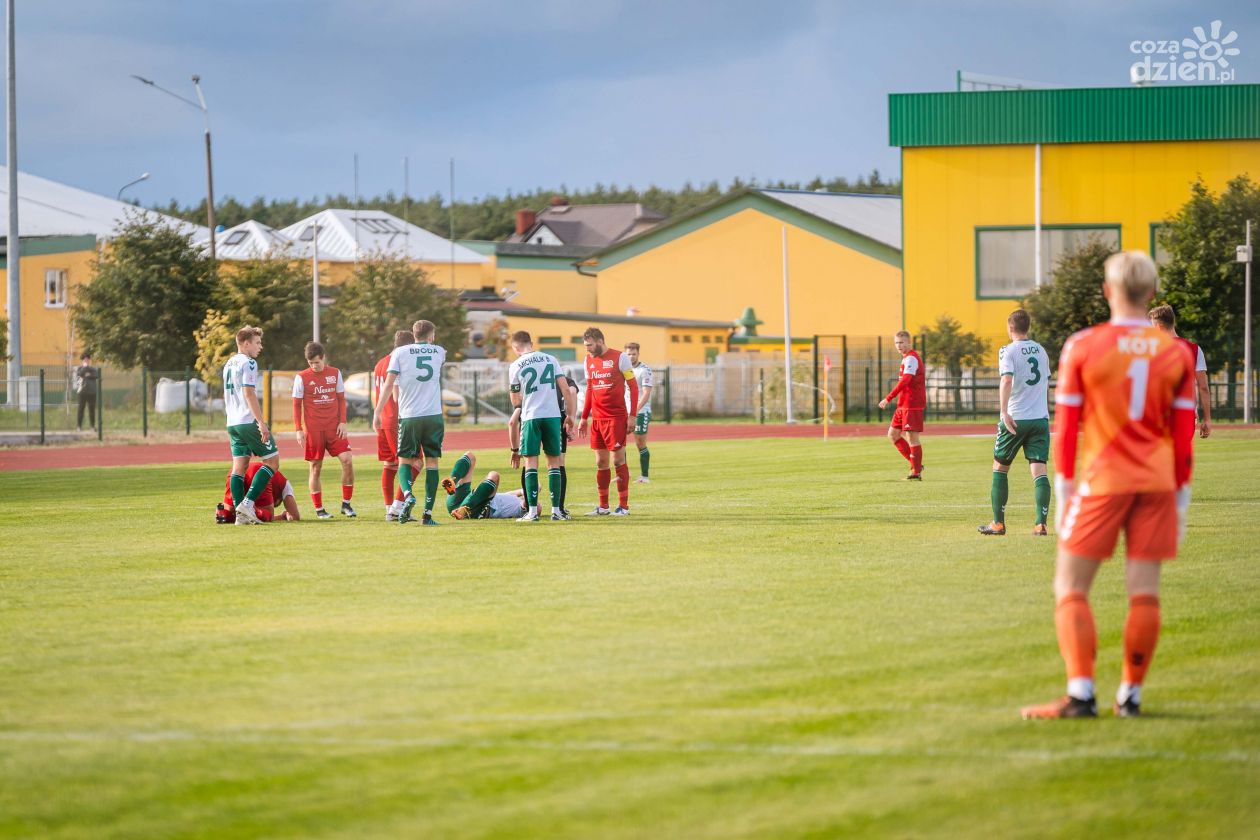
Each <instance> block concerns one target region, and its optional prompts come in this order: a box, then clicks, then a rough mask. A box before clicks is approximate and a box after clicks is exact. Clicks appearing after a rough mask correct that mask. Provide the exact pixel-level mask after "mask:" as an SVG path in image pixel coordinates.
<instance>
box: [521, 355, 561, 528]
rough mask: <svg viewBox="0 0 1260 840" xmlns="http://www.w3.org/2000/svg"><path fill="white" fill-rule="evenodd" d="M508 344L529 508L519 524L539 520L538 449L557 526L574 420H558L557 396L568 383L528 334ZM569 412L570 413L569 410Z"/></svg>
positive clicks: (553, 518)
mask: <svg viewBox="0 0 1260 840" xmlns="http://www.w3.org/2000/svg"><path fill="white" fill-rule="evenodd" d="M510 340H511V344H512V349H513V350H514V351H515V352H516V355H517V359H516V361H514V362H512V365H511V367H510V368H508V387H509V388H510V393H511V398H512V405H513V406H516V407H518V408H520V410H521V446H520V452H521V454H522V455H524V457H525V482H524V483H525V487H524V489H525V501H526V507H528V508H529V510H528V511H527V512H526V513H525V515H524V516H522V517H521V518H520V520H519V521H521V522H537V521H538V518H539V514H538V452H539V450H540V449H541V450H542V452H543V453H545V454H546V456H547V489H548V491H549V493H550V495H551V518H552V520H554V521H557V522H558V521H561V520H564V519H567V518H568V517H566V516H565V515H564V513H563V508H562V505H561V503H560V455H561V441H562V440H563V439H564V435H565V421H566V420H567V421H568V422H569V423H570V424H572V422H573V416H572V414H570V415H569V416H568V417H564V418H562V417H561V416H560V405H559V401H560V397H559V396H557V394H558V393H561V394H562V393H563V392H564V391H567V390H568V388H569V379H568V377H566V376H565V375H564V373H563V372H561V368H560V362H558V361H557V360H556V358H555V357H554V356H552V355H550V354H548V353H542V352H539V351H536V350H535V349H534V341H533V339H532V338H531V337H530V334H529V333H527V332H525V331H524V330H519V331H517V332H515V333H513V334H512V337H511V339H510ZM570 405H572V401H570ZM569 410H570V412H571V411H572V408H570V409H569ZM513 454H516V453H513Z"/></svg>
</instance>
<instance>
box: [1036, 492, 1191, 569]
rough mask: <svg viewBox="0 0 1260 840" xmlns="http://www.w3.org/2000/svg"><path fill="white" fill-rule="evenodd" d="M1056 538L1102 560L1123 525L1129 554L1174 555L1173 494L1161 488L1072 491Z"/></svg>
mask: <svg viewBox="0 0 1260 840" xmlns="http://www.w3.org/2000/svg"><path fill="white" fill-rule="evenodd" d="M1067 505H1068V510H1067V514H1066V515H1065V516H1064V517H1063V527H1061V528H1060V529H1059V544H1060V545H1061V546H1063V548H1064V549H1066V550H1067V551H1068V552H1069V553H1071V554H1075V555H1076V556H1077V557H1085V558H1088V559H1090V560H1106V559H1107V558H1109V557H1110V556H1111V555H1112V552H1114V551H1115V550H1116V539H1117V538H1118V537H1119V536H1120V531H1121V529H1123V530H1124V536H1125V544H1126V551H1125V553H1126V555H1127V556H1128V558H1129V559H1130V560H1171V559H1172V558H1174V557H1176V556H1177V499H1176V496H1175V494H1174V493H1173V492H1172V491H1171V490H1169V491H1167V492H1163V493H1124V494H1119V495H1114V496H1073V497H1072V498H1071V499H1070V500H1069V501H1068V502H1067Z"/></svg>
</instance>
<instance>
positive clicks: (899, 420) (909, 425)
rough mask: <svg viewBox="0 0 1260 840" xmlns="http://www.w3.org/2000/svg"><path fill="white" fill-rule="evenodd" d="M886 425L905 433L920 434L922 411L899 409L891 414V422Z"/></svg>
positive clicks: (919, 409) (921, 429) (917, 409)
mask: <svg viewBox="0 0 1260 840" xmlns="http://www.w3.org/2000/svg"><path fill="white" fill-rule="evenodd" d="M888 425H889V426H890V427H892V428H894V429H901V430H903V431H907V432H921V431H923V409H921V408H899V409H897V410H896V411H894V412H893V416H892V422H891V423H889V424H888Z"/></svg>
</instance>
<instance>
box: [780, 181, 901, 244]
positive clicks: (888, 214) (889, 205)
mask: <svg viewBox="0 0 1260 840" xmlns="http://www.w3.org/2000/svg"><path fill="white" fill-rule="evenodd" d="M758 192H760V193H761V194H762V195H764V196H766V197H767V198H772V199H774V200H775V201H781V202H783V203H784V204H790V205H791V206H793V207H795V208H796V209H798V210H802V211H804V212H806V213H809V214H810V215H811V216H817V217H818V218H820V219H824V220H826V221H828V222H831V223H832V224H834V225H839V226H840V227H842V228H848V229H849V230H851V231H853V232H854V233H859V234H861V235H862V236H865V237H867V238H868V239H874V240H875V241H876V242H882V243H884V244H885V245H888V246H890V247H893V248H896V249H897V250H898V251H900V250H901V196H897V195H861V194H854V193H829V192H807V191H802V190H758Z"/></svg>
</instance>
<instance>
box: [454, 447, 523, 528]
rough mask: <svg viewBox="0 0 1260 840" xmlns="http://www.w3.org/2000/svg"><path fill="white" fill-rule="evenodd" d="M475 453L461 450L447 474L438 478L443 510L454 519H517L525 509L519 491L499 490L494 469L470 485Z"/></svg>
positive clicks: (497, 478)
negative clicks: (504, 491) (462, 452)
mask: <svg viewBox="0 0 1260 840" xmlns="http://www.w3.org/2000/svg"><path fill="white" fill-rule="evenodd" d="M476 466H477V456H476V455H474V454H473V453H471V452H465V453H464V454H463V455H461V456H460V457H459V458H458V459H456V461H455V466H454V467H453V468H452V469H451V477H450V478H444V479H442V488H443V489H444V490H446V493H447V496H446V509H447V510H448V511H449V512H450V514H451V516H453V517H454V518H455V519H517V520H518V521H519V518H520V517H521V516H522V515H523V514H524V513H525V512H526V510H527V508H528V506H527V505H526V504H525V493H524V491H522V490H512V491H510V492H507V493H500V492H499V474H498V473H497V472H495V471H494V470H491V471H490V472H488V473H486V477H485V478H484V479H483V480H482V481H481V482H480V483H478V484H477V486H476V487H475V488H474V487H473V483H472V471H473V468H474V467H476Z"/></svg>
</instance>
